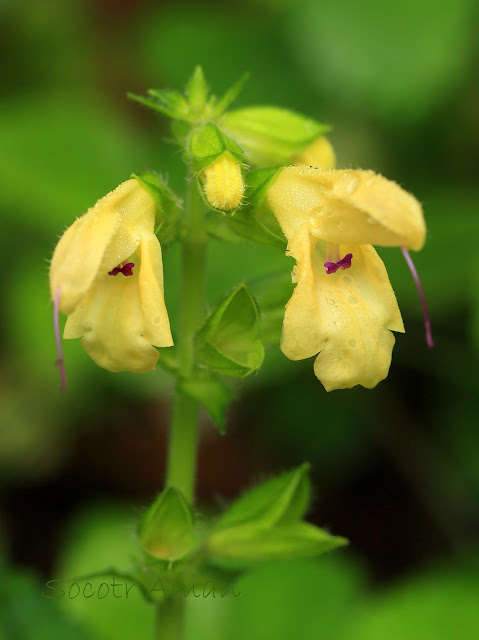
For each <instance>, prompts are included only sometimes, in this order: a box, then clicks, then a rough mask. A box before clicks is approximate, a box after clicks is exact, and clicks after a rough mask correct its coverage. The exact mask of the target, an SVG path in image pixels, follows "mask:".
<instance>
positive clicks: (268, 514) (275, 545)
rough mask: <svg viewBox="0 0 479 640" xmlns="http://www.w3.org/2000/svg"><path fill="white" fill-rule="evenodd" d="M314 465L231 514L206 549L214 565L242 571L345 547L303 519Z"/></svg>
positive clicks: (267, 486)
mask: <svg viewBox="0 0 479 640" xmlns="http://www.w3.org/2000/svg"><path fill="white" fill-rule="evenodd" d="M308 472H309V465H308V464H303V465H302V466H300V467H298V468H297V469H293V470H292V471H288V472H286V473H283V474H281V475H280V476H277V477H275V478H272V479H271V480H268V481H267V482H265V483H263V484H261V485H259V486H257V487H255V488H254V489H252V490H251V491H249V492H248V493H246V494H244V495H243V496H242V497H241V498H239V499H238V500H237V501H236V502H235V503H233V505H232V506H231V507H230V508H229V509H228V510H227V511H226V513H225V514H224V515H223V517H222V518H220V520H219V521H218V523H217V525H216V527H215V528H214V529H213V531H212V532H211V534H210V536H209V538H208V541H207V545H208V550H209V554H210V557H211V559H212V562H213V563H214V564H217V565H218V566H223V567H225V568H229V569H233V568H236V569H242V568H247V567H249V566H251V565H254V564H256V563H258V562H264V561H267V560H273V559H283V558H292V557H305V556H316V555H319V554H321V553H324V552H325V551H328V550H330V549H333V548H335V547H338V546H342V545H344V544H346V540H344V538H339V537H337V536H332V535H330V534H329V533H327V532H326V531H324V530H323V529H320V528H319V527H316V526H314V525H312V524H309V523H307V522H304V521H303V520H302V519H303V517H304V514H305V512H306V509H307V507H308V504H309V499H310V482H309V477H308Z"/></svg>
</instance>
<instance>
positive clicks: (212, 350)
mask: <svg viewBox="0 0 479 640" xmlns="http://www.w3.org/2000/svg"><path fill="white" fill-rule="evenodd" d="M259 333H260V320H259V309H258V305H257V303H256V301H255V299H254V298H253V296H252V295H251V293H250V291H249V290H248V288H247V287H246V286H245V285H244V284H242V285H239V286H238V287H236V289H234V290H233V291H232V292H231V293H230V294H229V295H228V296H227V297H226V298H224V299H223V300H222V301H221V302H220V303H219V304H218V305H217V306H216V308H215V309H214V310H213V313H212V314H211V315H210V317H209V318H208V319H207V321H206V322H205V324H204V325H203V327H202V329H201V330H200V331H199V333H198V335H197V336H196V340H195V345H196V352H197V358H198V362H199V363H200V364H201V365H203V366H205V367H208V368H209V369H210V370H212V371H215V372H216V373H220V374H223V375H228V376H233V377H237V378H244V377H246V376H248V375H250V374H251V373H254V372H255V371H257V370H258V369H259V368H260V366H261V364H262V363H263V358H264V348H263V344H262V342H261V340H260V339H259Z"/></svg>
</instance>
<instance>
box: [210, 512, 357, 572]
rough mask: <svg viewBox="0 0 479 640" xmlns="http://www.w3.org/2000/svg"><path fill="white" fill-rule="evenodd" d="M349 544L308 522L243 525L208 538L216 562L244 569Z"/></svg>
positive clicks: (306, 555) (317, 553)
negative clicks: (257, 525)
mask: <svg viewBox="0 0 479 640" xmlns="http://www.w3.org/2000/svg"><path fill="white" fill-rule="evenodd" d="M345 544H347V540H346V539H345V538H341V537H339V536H332V535H330V534H329V533H327V532H326V531H324V530H323V529H320V528H319V527H316V526H315V525H312V524H310V523H308V522H294V523H290V524H282V525H278V526H275V527H272V528H270V529H264V528H262V527H255V526H251V525H243V526H240V527H235V528H233V529H227V530H225V531H220V532H217V533H214V534H213V535H212V536H211V537H210V538H209V540H208V549H209V551H210V554H211V560H212V561H213V563H215V564H218V565H220V566H223V567H225V568H226V567H228V568H230V569H233V568H237V569H244V568H248V567H249V566H251V565H254V564H257V563H258V562H266V561H271V560H282V559H286V558H298V557H312V556H318V555H321V554H322V553H325V552H326V551H330V550H331V549H334V548H336V547H340V546H344V545H345Z"/></svg>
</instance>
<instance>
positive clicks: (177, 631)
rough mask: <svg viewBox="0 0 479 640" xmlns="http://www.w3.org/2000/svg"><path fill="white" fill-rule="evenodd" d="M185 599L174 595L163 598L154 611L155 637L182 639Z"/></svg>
mask: <svg viewBox="0 0 479 640" xmlns="http://www.w3.org/2000/svg"><path fill="white" fill-rule="evenodd" d="M184 611H185V599H184V598H182V597H181V596H175V597H174V598H169V599H168V600H164V601H163V602H161V603H160V604H159V605H158V608H157V611H156V623H155V631H156V636H155V637H156V638H165V640H166V639H167V640H183V637H184V631H185V629H184V627H185V615H184Z"/></svg>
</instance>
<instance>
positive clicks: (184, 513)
mask: <svg viewBox="0 0 479 640" xmlns="http://www.w3.org/2000/svg"><path fill="white" fill-rule="evenodd" d="M139 535H140V542H141V545H142V547H143V549H144V550H145V551H147V552H148V553H149V554H150V555H152V556H155V558H161V559H167V560H176V559H178V558H182V557H183V556H185V555H186V554H187V553H188V552H189V551H191V550H192V548H193V547H194V545H195V539H194V533H193V513H192V511H191V508H190V506H189V504H188V503H187V501H186V499H185V498H184V496H183V494H182V493H181V492H180V491H179V490H178V489H176V488H175V487H168V489H165V491H162V492H161V493H160V494H159V496H158V497H157V498H156V500H155V501H154V503H153V504H152V505H151V506H150V508H149V509H148V511H147V512H146V513H145V515H144V516H143V518H142V520H141V522H140V528H139Z"/></svg>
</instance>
